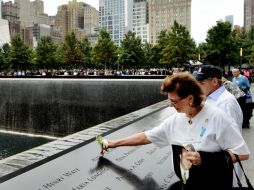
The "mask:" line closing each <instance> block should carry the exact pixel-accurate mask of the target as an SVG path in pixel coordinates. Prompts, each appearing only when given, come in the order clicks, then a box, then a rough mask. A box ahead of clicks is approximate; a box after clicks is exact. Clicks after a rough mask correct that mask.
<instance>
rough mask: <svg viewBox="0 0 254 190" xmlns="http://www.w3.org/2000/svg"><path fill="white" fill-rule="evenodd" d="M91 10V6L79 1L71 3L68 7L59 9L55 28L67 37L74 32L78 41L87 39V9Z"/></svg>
mask: <svg viewBox="0 0 254 190" xmlns="http://www.w3.org/2000/svg"><path fill="white" fill-rule="evenodd" d="M88 7H90V8H91V6H90V5H88V4H86V3H83V2H77V0H73V1H69V3H68V4H67V5H61V6H59V7H58V11H57V15H56V18H55V27H56V28H57V29H58V30H59V31H60V32H61V33H62V36H63V37H65V36H66V34H68V33H71V32H74V33H75V35H76V37H77V38H78V39H82V38H84V37H85V30H84V27H85V24H87V23H86V21H87V20H86V21H85V13H84V12H85V9H86V10H87V9H89V8H88Z"/></svg>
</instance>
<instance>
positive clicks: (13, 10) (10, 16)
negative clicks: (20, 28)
mask: <svg viewBox="0 0 254 190" xmlns="http://www.w3.org/2000/svg"><path fill="white" fill-rule="evenodd" d="M2 18H3V19H5V20H8V21H9V22H10V23H18V21H19V9H18V4H17V3H12V1H8V2H5V3H3V2H2Z"/></svg>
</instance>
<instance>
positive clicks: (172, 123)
mask: <svg viewBox="0 0 254 190" xmlns="http://www.w3.org/2000/svg"><path fill="white" fill-rule="evenodd" d="M188 121H189V118H188V117H187V116H186V114H184V113H175V114H173V115H172V116H170V117H169V118H168V119H166V120H165V121H164V122H163V123H162V124H161V125H160V126H158V127H155V128H153V129H151V130H149V131H146V132H145V134H146V136H147V138H148V139H149V140H150V141H151V142H152V143H154V144H155V145H156V146H159V147H164V146H168V145H172V144H173V145H174V144H175V145H181V146H184V147H185V146H186V145H188V144H192V145H193V146H194V148H195V150H196V151H205V152H217V151H221V150H231V151H232V153H234V154H238V155H245V154H249V149H248V147H247V145H246V143H245V141H244V139H243V137H242V135H241V134H240V132H239V130H238V129H237V126H236V125H237V124H236V123H235V121H234V120H233V119H232V118H231V117H228V115H227V114H226V113H224V112H223V111H222V110H220V109H219V108H216V107H215V106H213V105H211V104H209V103H205V105H204V107H203V108H202V110H201V111H200V112H199V113H198V114H197V115H196V116H195V117H194V118H193V119H192V124H189V122H188Z"/></svg>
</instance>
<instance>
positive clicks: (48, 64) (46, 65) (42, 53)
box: [36, 36, 57, 69]
mask: <svg viewBox="0 0 254 190" xmlns="http://www.w3.org/2000/svg"><path fill="white" fill-rule="evenodd" d="M56 49H57V47H56V45H55V44H54V43H53V41H52V39H51V37H49V36H45V37H42V38H41V40H40V42H39V43H38V46H37V48H36V62H37V67H38V68H41V69H56V68H57V60H56Z"/></svg>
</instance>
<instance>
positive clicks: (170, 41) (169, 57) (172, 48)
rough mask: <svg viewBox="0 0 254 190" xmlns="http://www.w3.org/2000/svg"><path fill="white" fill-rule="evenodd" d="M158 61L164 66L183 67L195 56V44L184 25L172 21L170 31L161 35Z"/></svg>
mask: <svg viewBox="0 0 254 190" xmlns="http://www.w3.org/2000/svg"><path fill="white" fill-rule="evenodd" d="M162 37H163V38H162V39H160V40H159V42H160V41H162V42H161V47H162V48H163V49H162V51H161V53H160V55H161V59H160V63H161V64H163V65H165V66H166V67H171V68H172V67H183V65H184V64H185V63H187V62H189V60H191V59H193V58H194V57H195V52H196V44H195V42H194V40H193V39H192V38H191V37H190V34H189V32H188V30H187V29H186V27H185V26H183V25H181V24H179V23H177V22H176V21H175V22H174V25H173V26H172V28H171V31H169V32H168V33H166V34H165V35H162Z"/></svg>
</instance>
